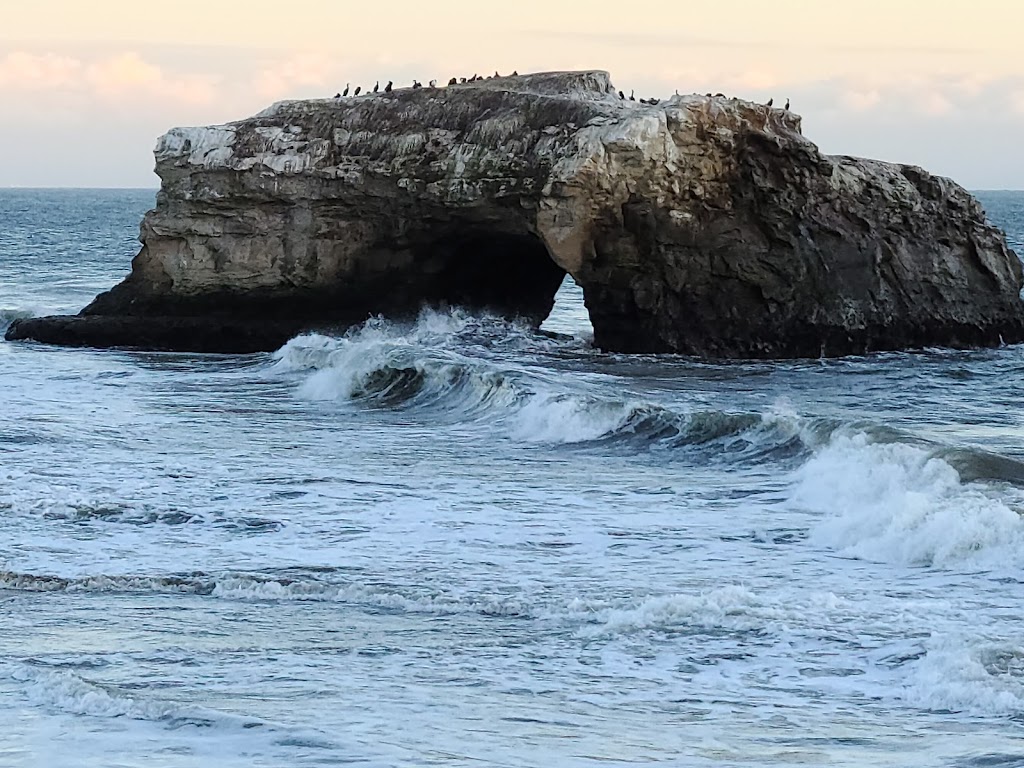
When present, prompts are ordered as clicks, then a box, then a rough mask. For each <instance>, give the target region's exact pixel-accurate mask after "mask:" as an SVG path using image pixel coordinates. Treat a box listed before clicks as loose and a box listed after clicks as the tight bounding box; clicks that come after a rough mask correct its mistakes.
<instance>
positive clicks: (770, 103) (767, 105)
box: [765, 98, 775, 109]
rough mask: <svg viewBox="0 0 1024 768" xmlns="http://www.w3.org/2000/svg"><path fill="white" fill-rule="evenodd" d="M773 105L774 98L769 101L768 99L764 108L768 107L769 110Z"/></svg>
mask: <svg viewBox="0 0 1024 768" xmlns="http://www.w3.org/2000/svg"><path fill="white" fill-rule="evenodd" d="M774 103H775V99H774V98H771V99H768V103H767V104H765V106H766V107H768V108H769V109H771V106H772V104H774Z"/></svg>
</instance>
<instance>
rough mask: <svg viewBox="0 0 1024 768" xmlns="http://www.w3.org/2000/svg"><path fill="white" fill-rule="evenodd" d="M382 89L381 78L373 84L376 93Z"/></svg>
mask: <svg viewBox="0 0 1024 768" xmlns="http://www.w3.org/2000/svg"><path fill="white" fill-rule="evenodd" d="M379 90H380V80H378V81H377V82H376V83H374V84H373V92H374V93H376V92H377V91H379Z"/></svg>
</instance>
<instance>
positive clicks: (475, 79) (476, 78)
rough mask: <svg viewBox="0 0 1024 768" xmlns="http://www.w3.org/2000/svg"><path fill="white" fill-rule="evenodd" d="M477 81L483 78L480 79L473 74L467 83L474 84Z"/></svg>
mask: <svg viewBox="0 0 1024 768" xmlns="http://www.w3.org/2000/svg"><path fill="white" fill-rule="evenodd" d="M477 80H483V78H482V77H480V75H477V74H474V75H473V77H471V78H470V79H469V82H471V83H475V82H476V81H477Z"/></svg>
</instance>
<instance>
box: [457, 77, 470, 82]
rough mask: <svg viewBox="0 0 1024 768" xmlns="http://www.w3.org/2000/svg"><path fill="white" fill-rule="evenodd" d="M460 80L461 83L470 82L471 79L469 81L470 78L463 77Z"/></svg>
mask: <svg viewBox="0 0 1024 768" xmlns="http://www.w3.org/2000/svg"><path fill="white" fill-rule="evenodd" d="M459 82H460V83H467V82H469V81H468V80H466V78H464V77H463V78H461V79H460V80H459Z"/></svg>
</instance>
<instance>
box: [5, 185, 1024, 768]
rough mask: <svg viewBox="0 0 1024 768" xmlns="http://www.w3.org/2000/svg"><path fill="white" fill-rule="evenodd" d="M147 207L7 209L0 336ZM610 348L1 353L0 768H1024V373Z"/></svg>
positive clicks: (87, 194)
mask: <svg viewBox="0 0 1024 768" xmlns="http://www.w3.org/2000/svg"><path fill="white" fill-rule="evenodd" d="M979 197H981V199H982V201H983V203H984V204H985V207H986V209H987V211H988V213H989V216H990V218H991V219H992V220H993V221H994V222H995V223H996V224H998V225H1000V226H1002V227H1004V228H1005V229H1006V230H1007V233H1008V236H1009V239H1010V243H1011V246H1012V247H1014V248H1016V249H1017V250H1018V252H1019V253H1024V193H981V194H980V195H979ZM152 204H153V193H152V192H150V191H88V190H79V191H73V190H69V191H31V190H24V191H18V190H0V330H2V329H3V328H4V327H5V326H6V325H7V324H9V323H10V322H11V321H12V320H13V319H14V318H16V317H22V316H27V315H34V314H52V313H59V312H68V311H77V310H78V309H79V308H81V306H83V305H84V304H85V303H87V302H88V301H89V300H90V299H91V298H92V297H93V296H94V295H95V294H96V293H98V292H100V291H102V290H105V289H106V288H108V287H110V286H111V285H113V284H114V283H116V282H117V281H118V280H120V279H121V278H122V277H123V276H124V275H125V274H126V273H127V271H128V269H129V263H130V260H131V258H132V256H133V255H134V253H135V251H136V249H137V241H136V236H137V231H138V229H137V228H138V222H139V220H140V219H141V216H142V214H143V212H144V211H145V210H146V209H147V208H148V207H151V206H152ZM589 334H590V329H589V323H588V320H587V315H586V310H585V307H584V306H583V300H582V294H581V292H580V291H579V289H578V288H577V287H576V286H575V285H574V284H572V282H571V281H567V282H566V284H565V285H563V288H562V290H561V291H560V292H559V296H558V302H557V304H556V308H555V310H554V312H553V313H552V316H551V318H549V320H548V321H547V323H546V324H545V325H544V329H543V332H537V331H535V330H532V329H529V328H527V327H524V326H521V325H518V324H516V323H512V322H509V321H506V320H502V319H498V318H494V317H487V316H483V315H474V314H469V313H467V312H465V311H463V310H461V309H459V308H452V309H447V310H435V311H425V312H424V313H423V314H422V315H421V316H420V317H419V319H418V320H416V321H415V322H406V323H396V322H389V321H387V320H384V319H380V318H376V319H371V320H369V321H368V322H366V323H365V324H364V325H362V326H360V327H357V328H353V329H349V330H347V331H346V330H338V331H337V332H328V331H323V332H321V333H316V334H306V335H302V336H299V337H297V338H295V339H292V340H291V341H289V342H288V343H287V344H286V345H285V346H284V347H283V348H281V349H279V350H277V351H276V352H273V353H269V354H259V355H242V356H229V355H206V356H202V355H189V354H169V353H151V352H133V351H118V350H105V351H99V350H84V349H63V348H54V347H46V346H42V345H37V344H32V343H10V342H0V384H2V400H0V628H2V631H0V722H2V723H3V726H2V727H0V766H8V765H9V766H96V767H97V768H98V767H100V766H113V765H116V766H123V767H126V768H135V767H136V766H139V767H140V768H141V766H146V767H147V768H150V767H151V766H159V767H161V768H163V767H167V768H184V767H186V766H189V767H191V766H211V765H215V766H224V767H227V768H233V767H235V766H238V767H241V766H247V767H248V766H275V767H276V766H334V765H342V764H344V765H349V764H351V765H364V766H427V765H444V766H471V765H472V766H477V765H493V766H596V765H601V766H627V765H638V764H641V765H650V764H666V765H685V766H711V765H715V766H717V765H754V766H762V765H765V766H797V765H801V766H806V765H830V766H865V765H871V766H949V767H954V766H955V767H957V768H991V767H992V766H999V767H1001V768H1011V767H1012V766H1024V746H1022V744H1024V742H1022V737H1024V630H1022V627H1024V621H1022V620H1024V570H1022V569H1024V518H1022V516H1021V515H1022V510H1024V412H1022V411H1021V408H1020V403H1021V402H1022V401H1024V347H1004V348H1001V349H992V350H981V351H973V352H960V351H950V350H940V349H934V350H923V351H919V352H913V353H900V354H895V353H890V354H879V355H874V356H870V357H858V358H844V359H835V360H803V361H774V362H773V361H765V362H753V363H745V362H730V363H716V362H708V361H701V360H695V359H689V358H685V357H678V356H654V355H651V356H624V355H610V354H603V353H600V352H598V351H596V350H594V349H593V348H592V347H591V345H590V343H589V340H590V335H589Z"/></svg>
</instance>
